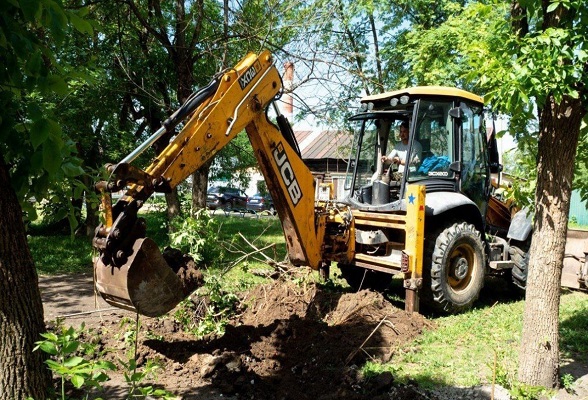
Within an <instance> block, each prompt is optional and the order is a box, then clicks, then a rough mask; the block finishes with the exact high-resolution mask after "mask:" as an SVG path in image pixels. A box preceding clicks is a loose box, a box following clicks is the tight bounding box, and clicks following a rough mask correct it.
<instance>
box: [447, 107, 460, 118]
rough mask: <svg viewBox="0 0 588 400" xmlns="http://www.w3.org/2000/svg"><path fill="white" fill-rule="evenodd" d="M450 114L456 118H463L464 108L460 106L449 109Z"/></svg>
mask: <svg viewBox="0 0 588 400" xmlns="http://www.w3.org/2000/svg"><path fill="white" fill-rule="evenodd" d="M449 115H450V116H451V117H453V118H456V119H462V118H463V110H462V109H461V108H460V107H453V108H452V109H451V110H449Z"/></svg>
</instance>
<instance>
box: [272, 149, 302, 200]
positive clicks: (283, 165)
mask: <svg viewBox="0 0 588 400" xmlns="http://www.w3.org/2000/svg"><path fill="white" fill-rule="evenodd" d="M273 154H274V160H275V161H276V163H277V164H278V168H279V169H280V176H281V177H282V180H283V181H284V185H286V188H287V189H288V194H289V195H290V200H292V204H294V205H296V204H298V202H299V201H300V199H301V198H302V191H301V190H300V185H298V181H297V180H296V176H295V175H294V170H293V169H292V165H291V164H290V161H289V160H288V156H287V155H286V150H285V149H284V145H283V144H282V143H278V145H277V147H276V148H275V149H274V153H273Z"/></svg>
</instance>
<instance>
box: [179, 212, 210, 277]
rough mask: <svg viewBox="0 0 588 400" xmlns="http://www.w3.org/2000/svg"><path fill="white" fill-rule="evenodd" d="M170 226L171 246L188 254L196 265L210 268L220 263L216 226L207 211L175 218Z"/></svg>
mask: <svg viewBox="0 0 588 400" xmlns="http://www.w3.org/2000/svg"><path fill="white" fill-rule="evenodd" d="M171 226H172V232H171V233H170V243H171V246H173V247H177V248H179V249H180V250H181V251H182V252H184V253H188V254H190V255H191V256H192V257H193V258H194V261H196V262H197V263H198V264H204V265H206V266H210V265H212V264H215V263H218V262H219V261H220V259H221V256H222V250H221V247H220V245H219V240H218V234H217V232H218V224H217V222H216V221H215V220H214V219H213V218H212V217H211V216H210V214H209V213H208V211H207V210H205V209H200V210H198V211H197V212H196V214H195V215H194V216H193V217H187V218H183V219H180V218H176V219H174V220H173V221H171Z"/></svg>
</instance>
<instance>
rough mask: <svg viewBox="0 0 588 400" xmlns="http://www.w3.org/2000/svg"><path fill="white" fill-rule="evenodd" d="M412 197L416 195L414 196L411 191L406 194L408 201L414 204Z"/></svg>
mask: <svg viewBox="0 0 588 400" xmlns="http://www.w3.org/2000/svg"><path fill="white" fill-rule="evenodd" d="M414 199H416V197H414V195H413V194H412V193H411V194H410V196H408V202H409V203H410V204H414Z"/></svg>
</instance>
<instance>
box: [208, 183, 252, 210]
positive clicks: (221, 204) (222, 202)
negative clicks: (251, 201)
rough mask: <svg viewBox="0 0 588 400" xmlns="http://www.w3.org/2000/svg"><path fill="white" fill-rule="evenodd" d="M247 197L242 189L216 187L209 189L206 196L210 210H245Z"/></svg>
mask: <svg viewBox="0 0 588 400" xmlns="http://www.w3.org/2000/svg"><path fill="white" fill-rule="evenodd" d="M246 205H247V195H246V194H245V192H243V191H242V190H241V189H237V188H232V187H226V186H214V187H211V188H210V189H208V192H207V196H206V207H208V209H210V210H216V209H225V210H231V209H233V208H245V206H246Z"/></svg>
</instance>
